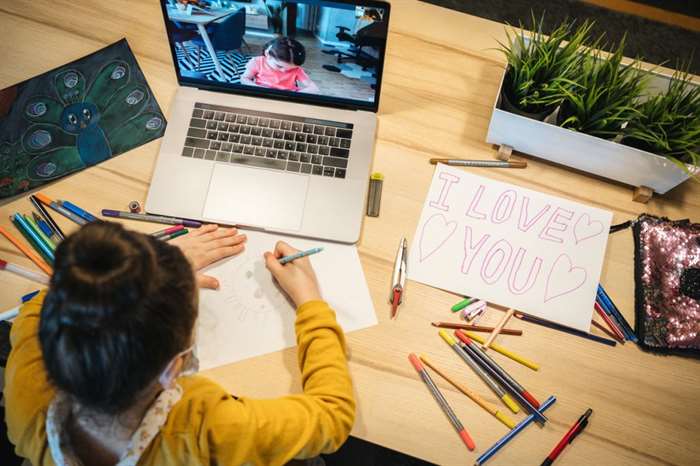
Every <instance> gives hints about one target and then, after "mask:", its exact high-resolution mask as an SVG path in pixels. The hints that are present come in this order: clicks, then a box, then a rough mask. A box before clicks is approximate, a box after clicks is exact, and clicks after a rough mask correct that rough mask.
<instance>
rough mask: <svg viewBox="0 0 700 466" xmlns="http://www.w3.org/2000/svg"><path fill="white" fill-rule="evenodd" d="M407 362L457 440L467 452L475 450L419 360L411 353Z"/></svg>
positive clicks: (465, 431) (467, 434)
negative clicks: (435, 402)
mask: <svg viewBox="0 0 700 466" xmlns="http://www.w3.org/2000/svg"><path fill="white" fill-rule="evenodd" d="M408 360H409V361H411V364H412V365H413V367H414V368H415V369H416V371H417V372H418V374H419V375H420V378H421V379H423V382H425V385H427V387H428V390H430V393H431V394H432V395H433V398H435V401H437V404H438V405H440V408H442V411H443V412H444V413H445V415H446V416H447V418H448V419H449V420H450V422H451V423H452V426H453V427H454V428H455V430H456V431H457V434H459V438H461V439H462V441H463V442H464V444H465V445H466V446H467V448H468V449H469V451H472V450H474V448H476V445H475V444H474V440H472V438H471V437H470V436H469V432H467V429H465V428H464V426H463V425H462V423H461V422H459V419H458V418H457V415H456V414H455V412H454V411H453V410H452V408H451V407H450V405H449V404H448V403H447V400H446V399H445V397H444V396H443V394H442V393H441V392H440V389H438V388H437V385H435V382H433V379H432V378H430V374H428V371H426V370H425V368H424V367H423V364H421V362H420V360H419V359H418V358H417V357H416V355H415V354H413V353H411V354H409V355H408Z"/></svg>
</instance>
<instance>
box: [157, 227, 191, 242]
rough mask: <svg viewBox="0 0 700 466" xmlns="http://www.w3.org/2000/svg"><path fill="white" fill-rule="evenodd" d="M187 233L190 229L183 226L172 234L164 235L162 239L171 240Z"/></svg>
mask: <svg viewBox="0 0 700 466" xmlns="http://www.w3.org/2000/svg"><path fill="white" fill-rule="evenodd" d="M187 233H189V230H188V229H187V228H183V229H181V230H177V231H175V232H174V233H172V234H170V235H167V236H163V237H161V238H160V239H162V240H163V241H170V240H171V239H175V238H177V237H178V236H182V235H186V234H187Z"/></svg>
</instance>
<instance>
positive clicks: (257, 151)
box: [255, 147, 267, 157]
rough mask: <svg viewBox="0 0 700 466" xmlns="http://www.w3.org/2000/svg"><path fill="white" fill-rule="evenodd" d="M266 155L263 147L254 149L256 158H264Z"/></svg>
mask: <svg viewBox="0 0 700 466" xmlns="http://www.w3.org/2000/svg"><path fill="white" fill-rule="evenodd" d="M266 153H267V149H265V148H264V147H256V148H255V155H257V156H258V157H265V154H266Z"/></svg>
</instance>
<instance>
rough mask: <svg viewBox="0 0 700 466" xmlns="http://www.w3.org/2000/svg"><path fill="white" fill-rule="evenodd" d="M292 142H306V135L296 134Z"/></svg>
mask: <svg viewBox="0 0 700 466" xmlns="http://www.w3.org/2000/svg"><path fill="white" fill-rule="evenodd" d="M294 140H295V141H296V142H306V134H304V133H297V134H296V136H295V137H294Z"/></svg>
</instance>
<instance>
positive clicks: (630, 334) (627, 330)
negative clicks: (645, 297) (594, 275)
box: [597, 284, 639, 343]
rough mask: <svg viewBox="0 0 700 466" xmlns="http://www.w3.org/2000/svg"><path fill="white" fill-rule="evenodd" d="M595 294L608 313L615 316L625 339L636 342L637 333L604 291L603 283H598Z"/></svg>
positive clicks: (637, 339)
mask: <svg viewBox="0 0 700 466" xmlns="http://www.w3.org/2000/svg"><path fill="white" fill-rule="evenodd" d="M597 296H598V297H600V299H601V301H602V302H603V303H604V304H605V305H606V306H603V308H605V307H607V308H608V309H609V311H610V313H611V314H612V315H613V317H614V318H615V320H617V322H618V323H619V324H620V328H621V329H622V331H623V333H624V334H625V336H626V337H627V339H628V340H630V341H633V342H634V343H637V342H638V341H639V338H637V334H636V333H634V330H633V329H632V326H631V325H630V324H629V322H627V319H625V316H624V315H622V313H621V312H620V310H619V309H618V308H617V306H615V303H614V302H613V300H612V299H611V298H610V296H609V295H608V293H607V292H606V291H605V288H603V285H601V284H598V291H597Z"/></svg>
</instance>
